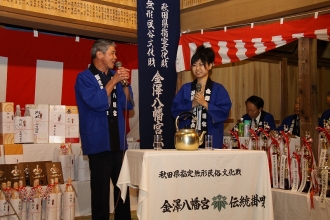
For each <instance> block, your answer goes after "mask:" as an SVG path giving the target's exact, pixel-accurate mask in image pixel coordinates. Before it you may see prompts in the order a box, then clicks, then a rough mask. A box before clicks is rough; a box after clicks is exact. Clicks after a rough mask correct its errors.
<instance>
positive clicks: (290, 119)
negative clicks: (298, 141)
mask: <svg viewBox="0 0 330 220" xmlns="http://www.w3.org/2000/svg"><path fill="white" fill-rule="evenodd" d="M299 105H300V99H299V97H297V98H296V101H295V103H294V109H293V110H294V114H293V115H289V116H287V117H286V118H284V120H283V121H282V124H281V125H280V126H278V128H277V131H284V125H286V126H287V127H288V129H289V131H290V133H291V134H292V135H296V136H298V137H300V118H299Z"/></svg>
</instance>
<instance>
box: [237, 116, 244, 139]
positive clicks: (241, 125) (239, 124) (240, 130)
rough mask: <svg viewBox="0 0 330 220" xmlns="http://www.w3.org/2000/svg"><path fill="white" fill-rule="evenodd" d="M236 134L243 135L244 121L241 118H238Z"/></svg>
mask: <svg viewBox="0 0 330 220" xmlns="http://www.w3.org/2000/svg"><path fill="white" fill-rule="evenodd" d="M238 136H239V137H243V136H244V122H243V118H241V119H240V120H239V123H238Z"/></svg>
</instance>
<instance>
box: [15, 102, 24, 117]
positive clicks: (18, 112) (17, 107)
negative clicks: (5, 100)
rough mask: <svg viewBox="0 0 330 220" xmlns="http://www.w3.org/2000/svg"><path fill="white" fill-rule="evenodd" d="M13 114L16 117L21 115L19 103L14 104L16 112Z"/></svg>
mask: <svg viewBox="0 0 330 220" xmlns="http://www.w3.org/2000/svg"><path fill="white" fill-rule="evenodd" d="M15 116H16V117H21V116H22V115H21V106H20V105H16V112H15Z"/></svg>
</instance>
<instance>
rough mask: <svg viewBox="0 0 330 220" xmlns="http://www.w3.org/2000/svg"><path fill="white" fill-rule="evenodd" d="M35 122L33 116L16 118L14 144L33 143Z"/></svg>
mask: <svg viewBox="0 0 330 220" xmlns="http://www.w3.org/2000/svg"><path fill="white" fill-rule="evenodd" d="M33 142H34V134H33V122H32V117H31V116H23V117H20V116H14V143H15V144H24V143H33Z"/></svg>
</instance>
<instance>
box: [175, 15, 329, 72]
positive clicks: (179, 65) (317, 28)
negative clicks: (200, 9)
mask: <svg viewBox="0 0 330 220" xmlns="http://www.w3.org/2000/svg"><path fill="white" fill-rule="evenodd" d="M316 15H317V14H315V16H313V17H310V18H304V19H300V20H291V21H286V20H285V19H284V20H283V19H280V20H278V21H276V22H274V23H271V24H263V25H260V24H258V25H257V24H255V25H254V24H253V23H252V24H251V25H250V26H245V27H241V28H227V29H223V30H218V31H210V32H206V31H204V32H203V30H201V32H199V33H187V34H182V36H181V37H180V41H179V47H178V51H177V60H176V71H177V72H181V71H184V70H189V69H190V59H191V56H192V55H193V54H194V51H195V49H196V47H198V46H199V45H202V44H204V45H206V46H209V47H212V48H213V49H214V51H215V53H216V57H215V66H217V65H221V64H225V63H231V62H237V61H241V60H245V59H248V58H250V57H253V56H256V55H258V54H261V53H264V52H266V51H269V50H272V49H274V48H277V47H280V46H283V45H285V44H288V43H290V42H292V41H295V40H297V39H299V38H301V37H306V38H317V39H319V40H326V41H329V39H330V36H329V35H330V14H327V15H322V16H316Z"/></svg>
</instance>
